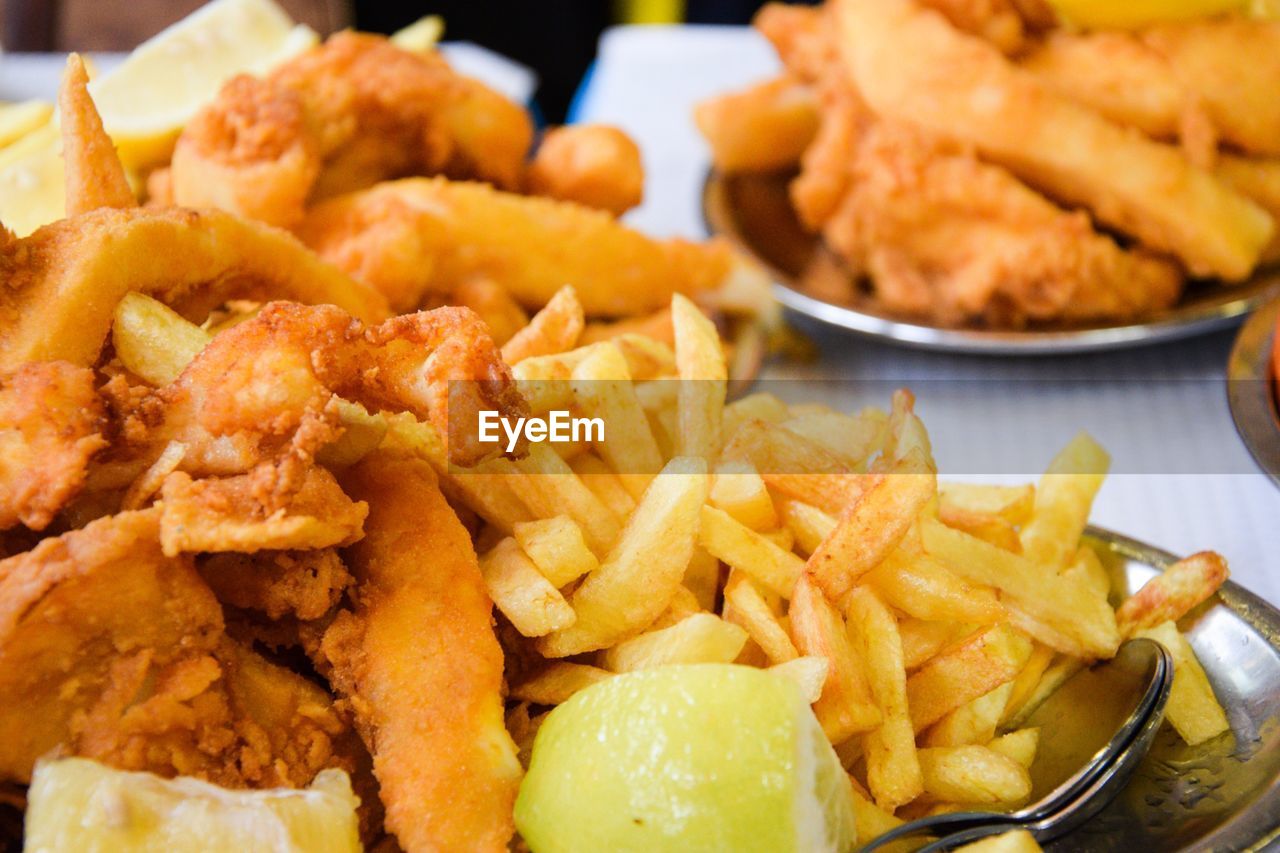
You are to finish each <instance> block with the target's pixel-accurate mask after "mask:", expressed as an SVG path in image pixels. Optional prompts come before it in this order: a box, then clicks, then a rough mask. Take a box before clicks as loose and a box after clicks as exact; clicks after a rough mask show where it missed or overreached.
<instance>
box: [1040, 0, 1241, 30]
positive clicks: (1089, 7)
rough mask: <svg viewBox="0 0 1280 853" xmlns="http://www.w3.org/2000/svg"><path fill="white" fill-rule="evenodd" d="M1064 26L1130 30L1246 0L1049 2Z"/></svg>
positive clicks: (1238, 6)
mask: <svg viewBox="0 0 1280 853" xmlns="http://www.w3.org/2000/svg"><path fill="white" fill-rule="evenodd" d="M1049 2H1050V5H1052V6H1053V7H1054V9H1056V10H1057V12H1058V14H1059V15H1061V16H1062V18H1063V19H1064V20H1066V21H1067V22H1068V23H1071V24H1074V25H1075V26H1077V27H1081V28H1082V29H1086V30H1110V29H1119V30H1132V29H1138V28H1139V27H1146V26H1150V25H1152V24H1167V23H1175V22H1177V21H1190V20H1194V19H1196V18H1204V17H1208V16H1210V15H1219V14H1222V13H1223V12H1234V11H1237V10H1239V9H1241V8H1243V7H1244V6H1245V5H1246V3H1247V2H1248V0H1122V2H1117V0H1049Z"/></svg>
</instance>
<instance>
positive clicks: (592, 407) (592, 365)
mask: <svg viewBox="0 0 1280 853" xmlns="http://www.w3.org/2000/svg"><path fill="white" fill-rule="evenodd" d="M630 379H631V374H630V372H629V371H628V369H627V365H626V360H625V359H624V358H623V356H622V351H621V350H619V349H618V347H617V346H615V345H614V344H601V345H599V346H598V347H595V348H594V351H593V352H592V353H591V355H589V356H588V357H587V358H585V359H583V360H582V362H581V363H579V364H578V365H577V366H575V367H574V369H573V393H574V397H575V398H576V399H577V401H578V402H579V403H580V404H581V406H582V407H583V409H584V410H585V411H586V412H587V413H588V414H590V415H593V416H597V417H600V418H602V419H603V420H604V422H605V423H606V424H608V429H606V430H605V435H604V441H602V442H599V443H598V444H597V447H598V448H599V450H600V455H601V456H602V457H603V458H604V460H605V461H606V462H608V463H609V467H611V468H612V469H613V471H614V473H616V474H617V475H618V477H619V478H620V479H621V480H622V485H623V486H625V487H626V489H627V491H628V492H630V493H631V495H632V496H633V497H635V498H637V499H638V498H639V497H640V495H641V494H642V493H643V492H644V490H645V487H646V486H647V485H648V484H649V481H650V480H651V479H653V475H654V474H656V473H657V472H658V469H660V468H661V467H662V454H661V453H660V452H659V450H658V444H657V442H656V441H654V438H653V432H652V431H651V430H650V428H649V422H648V420H647V419H646V418H645V414H644V409H642V408H641V407H640V401H639V400H637V399H636V394H635V389H634V388H633V387H632V384H631V381H630Z"/></svg>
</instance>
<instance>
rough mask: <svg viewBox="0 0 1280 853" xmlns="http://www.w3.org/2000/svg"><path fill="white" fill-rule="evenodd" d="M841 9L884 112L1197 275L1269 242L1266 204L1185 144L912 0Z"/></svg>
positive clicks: (870, 98) (846, 3)
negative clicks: (1126, 123)
mask: <svg viewBox="0 0 1280 853" xmlns="http://www.w3.org/2000/svg"><path fill="white" fill-rule="evenodd" d="M835 9H836V12H837V15H836V19H837V22H838V24H839V36H840V46H841V53H842V56H843V58H844V61H845V63H846V65H847V67H848V70H849V75H850V80H851V82H852V83H853V84H854V85H856V86H857V88H858V91H859V92H860V94H861V95H862V96H863V97H864V98H865V99H866V100H867V103H868V104H869V105H870V106H871V107H872V108H873V109H874V110H875V112H876V113H877V114H878V115H880V116H882V117H886V118H893V119H897V120H901V121H905V122H911V123H915V124H918V125H920V126H921V127H923V128H925V129H927V130H930V131H931V132H934V133H937V134H938V135H940V136H942V137H945V138H949V139H953V140H955V141H957V142H961V143H964V144H969V145H973V146H974V148H975V149H976V150H977V152H978V153H979V154H980V155H982V156H983V157H984V158H986V159H989V160H992V161H994V162H997V163H999V164H1001V165H1004V166H1006V167H1008V168H1009V169H1010V170H1011V171H1013V172H1014V173H1015V174H1017V175H1018V176H1019V177H1021V178H1023V179H1024V180H1026V181H1028V182H1029V183H1031V184H1032V185H1033V186H1036V187H1039V188H1041V189H1044V190H1045V191H1047V192H1049V193H1050V194H1052V195H1053V196H1054V197H1056V198H1058V199H1060V200H1062V201H1064V202H1067V203H1070V204H1076V205H1081V206H1083V207H1086V208H1087V209H1088V210H1089V211H1090V212H1091V213H1092V214H1093V215H1094V216H1096V217H1097V218H1098V220H1099V221H1101V222H1103V223H1106V224H1108V225H1110V226H1112V227H1114V228H1117V229H1119V230H1120V231H1123V232H1125V233H1127V234H1130V235H1133V236H1135V237H1137V238H1138V239H1139V240H1141V241H1142V242H1143V243H1144V244H1145V245H1147V246H1148V247H1150V248H1152V249H1154V250H1157V251H1163V252H1167V253H1169V254H1172V255H1174V256H1176V257H1177V258H1178V259H1179V260H1180V261H1182V263H1183V264H1184V265H1185V266H1186V267H1187V269H1188V270H1189V271H1190V272H1191V273H1192V274H1195V275H1204V276H1218V277H1221V278H1224V279H1227V280H1231V281H1236V280H1240V279H1243V278H1245V277H1247V276H1248V275H1249V274H1250V273H1251V272H1252V271H1253V269H1254V267H1255V266H1256V264H1257V263H1258V260H1259V257H1260V256H1261V253H1262V250H1263V248H1264V247H1265V246H1266V245H1267V244H1268V243H1269V242H1270V240H1271V237H1272V235H1273V234H1274V232H1275V222H1274V221H1273V220H1272V219H1271V217H1270V216H1269V215H1268V214H1267V213H1266V211H1264V210H1263V209H1261V208H1260V207H1258V206H1257V205H1256V204H1254V203H1253V202H1251V201H1249V200H1248V199H1247V198H1245V197H1244V196H1242V195H1240V194H1239V193H1237V192H1235V191H1234V190H1232V189H1231V188H1230V187H1228V186H1226V185H1224V184H1223V183H1222V182H1220V181H1218V180H1217V179H1215V178H1214V177H1213V176H1212V175H1210V174H1208V173H1207V172H1205V171H1203V170H1202V169H1199V168H1196V167H1195V166H1193V165H1192V164H1191V163H1190V162H1189V161H1188V160H1187V158H1186V157H1185V156H1183V154H1182V153H1181V152H1179V151H1178V150H1177V149H1176V148H1174V147H1172V146H1169V145H1164V144H1161V143H1158V142H1153V141H1151V140H1149V139H1147V138H1145V137H1143V136H1141V135H1140V134H1138V133H1136V132H1135V131H1133V130H1132V129H1129V128H1125V127H1122V126H1120V125H1117V124H1115V123H1114V122H1111V121H1109V120H1107V119H1106V118H1104V117H1102V116H1100V115H1098V114H1097V113H1096V112H1094V111H1092V110H1089V109H1087V108H1085V107H1082V106H1081V105H1079V104H1076V103H1074V102H1073V101H1070V100H1068V99H1067V98H1064V97H1062V96H1060V95H1057V94H1055V93H1054V92H1052V91H1050V90H1049V89H1048V88H1047V87H1045V86H1044V85H1043V84H1041V83H1040V82H1039V81H1038V80H1037V79H1036V77H1035V76H1034V75H1032V74H1031V73H1030V72H1027V71H1024V70H1022V69H1020V68H1018V67H1016V66H1014V65H1013V64H1011V63H1010V62H1009V61H1008V60H1007V59H1006V58H1005V57H1004V56H1002V55H1001V54H1000V53H999V52H998V51H997V50H995V49H994V48H993V47H992V46H991V45H990V44H988V43H986V42H984V41H982V40H981V39H978V38H975V37H972V36H969V35H966V34H964V33H962V32H959V31H957V30H955V29H953V28H952V27H951V26H950V25H949V24H948V23H947V21H946V20H945V19H943V18H942V17H941V16H940V15H938V14H937V13H935V12H933V11H931V10H928V9H924V8H922V7H921V6H920V5H919V4H918V3H916V2H913V0H875V2H859V0H837V3H836V6H835Z"/></svg>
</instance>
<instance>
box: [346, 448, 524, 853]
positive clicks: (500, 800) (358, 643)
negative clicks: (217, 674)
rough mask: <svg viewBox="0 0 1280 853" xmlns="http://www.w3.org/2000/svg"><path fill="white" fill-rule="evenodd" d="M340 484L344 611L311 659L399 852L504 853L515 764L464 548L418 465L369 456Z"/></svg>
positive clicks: (487, 618) (477, 579)
mask: <svg viewBox="0 0 1280 853" xmlns="http://www.w3.org/2000/svg"><path fill="white" fill-rule="evenodd" d="M342 482H343V486H344V488H346V489H347V490H348V491H349V492H350V493H351V495H352V496H353V497H354V498H357V499H360V500H365V501H368V502H369V506H370V513H369V518H368V521H367V522H366V524H365V537H364V539H362V540H360V541H359V542H357V543H356V544H355V545H353V546H351V547H350V548H348V549H347V550H346V552H345V557H346V559H347V562H348V566H349V567H350V570H351V572H352V573H353V574H354V575H355V577H356V583H357V588H356V591H355V593H354V595H353V596H352V600H353V606H352V608H351V609H350V610H346V611H343V612H341V613H339V615H338V617H337V618H336V619H335V620H334V622H333V625H332V626H331V627H330V628H329V630H328V632H327V633H326V634H325V637H324V641H323V645H322V653H323V655H324V656H325V657H326V658H327V659H328V660H329V661H330V663H331V664H332V675H331V681H332V683H333V684H334V685H335V686H336V687H337V688H338V690H339V691H340V692H341V693H343V694H345V695H346V696H348V697H350V703H351V707H352V710H353V711H354V713H355V720H356V727H357V729H358V730H359V731H360V733H361V735H362V736H363V737H364V740H365V743H366V744H367V745H368V747H369V751H370V752H371V753H372V754H373V771H374V775H375V776H376V777H377V779H378V783H379V786H380V791H381V798H382V801H383V804H384V805H385V807H386V826H387V829H388V831H390V832H392V833H394V834H395V836H396V839H397V840H398V841H399V843H400V846H401V847H402V848H403V849H405V850H407V851H409V853H416V851H422V850H494V851H498V850H506V846H507V842H508V840H509V839H510V838H511V834H512V831H513V826H512V817H511V808H512V804H513V802H514V800H515V795H516V789H517V786H518V785H519V780H520V764H519V762H518V761H517V759H516V749H515V745H514V744H513V743H512V741H511V738H510V736H509V735H508V734H507V730H506V727H505V725H504V722H503V713H502V695H501V690H502V667H503V659H502V651H501V649H500V648H499V645H498V641H497V638H496V637H495V636H494V631H493V623H492V604H491V603H490V601H489V598H488V595H487V594H486V592H485V587H484V581H483V579H482V578H481V575H480V568H479V564H478V562H477V559H476V555H475V551H474V550H473V548H472V545H471V538H470V536H469V535H468V534H467V531H466V530H465V529H464V528H463V527H462V525H461V523H459V521H458V519H457V516H455V515H454V513H453V510H452V509H450V508H449V505H448V503H447V502H446V501H445V499H444V497H443V496H442V495H441V493H440V490H439V488H438V486H437V483H436V477H435V474H434V473H433V472H432V469H431V467H430V466H429V465H428V464H426V463H425V462H422V461H420V460H417V459H414V458H408V457H402V456H399V455H397V454H395V453H391V452H388V451H375V452H374V453H373V454H371V455H369V456H368V457H366V458H365V459H364V460H363V461H361V462H360V463H359V464H357V465H356V466H354V467H353V468H351V469H348V471H347V472H346V473H345V475H344V476H343V480H342Z"/></svg>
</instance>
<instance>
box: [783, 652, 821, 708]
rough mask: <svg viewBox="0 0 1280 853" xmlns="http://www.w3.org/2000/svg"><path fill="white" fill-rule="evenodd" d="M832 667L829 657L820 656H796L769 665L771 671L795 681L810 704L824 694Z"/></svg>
mask: <svg viewBox="0 0 1280 853" xmlns="http://www.w3.org/2000/svg"><path fill="white" fill-rule="evenodd" d="M830 669H831V664H830V663H829V662H828V661H827V659H826V658H818V657H799V658H794V659H793V660H789V661H786V662H785V663H778V664H774V665H773V666H771V667H769V671H770V672H772V673H774V674H776V675H778V676H780V677H782V678H788V679H790V680H792V681H794V682H795V683H796V684H797V685H798V686H799V687H800V693H801V695H803V696H804V697H805V701H806V702H808V703H809V704H810V705H812V704H813V703H814V702H817V701H818V699H819V698H820V697H821V696H822V685H823V684H825V683H826V681H827V672H828V671H829V670H830Z"/></svg>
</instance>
